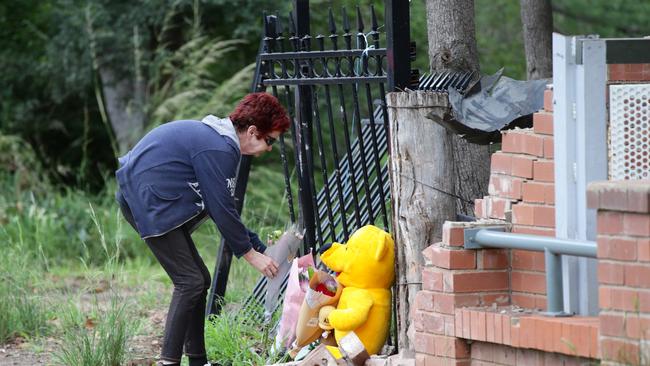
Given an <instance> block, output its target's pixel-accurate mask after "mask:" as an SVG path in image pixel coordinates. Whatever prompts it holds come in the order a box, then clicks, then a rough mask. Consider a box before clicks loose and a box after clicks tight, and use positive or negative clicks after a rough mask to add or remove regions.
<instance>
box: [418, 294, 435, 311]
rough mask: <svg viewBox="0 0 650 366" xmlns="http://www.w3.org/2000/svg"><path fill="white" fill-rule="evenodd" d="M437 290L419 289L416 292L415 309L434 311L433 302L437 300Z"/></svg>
mask: <svg viewBox="0 0 650 366" xmlns="http://www.w3.org/2000/svg"><path fill="white" fill-rule="evenodd" d="M435 295H436V293H435V292H431V291H426V290H422V291H418V292H417V293H416V294H415V309H417V310H424V311H433V304H434V301H435Z"/></svg>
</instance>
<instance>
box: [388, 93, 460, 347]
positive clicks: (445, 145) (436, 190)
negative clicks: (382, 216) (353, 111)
mask: <svg viewBox="0 0 650 366" xmlns="http://www.w3.org/2000/svg"><path fill="white" fill-rule="evenodd" d="M386 99H387V100H386V102H387V105H388V118H389V128H390V139H391V140H390V146H391V159H390V178H391V179H390V181H391V197H392V210H393V233H394V237H395V243H396V245H397V247H396V273H397V286H396V296H397V304H396V306H397V330H398V337H397V339H398V348H399V352H400V354H402V355H404V356H406V357H413V356H414V349H413V344H414V338H413V337H414V336H415V327H414V325H413V323H412V322H411V317H410V316H409V314H412V312H411V310H412V309H411V307H413V306H415V295H416V293H417V292H418V291H420V290H421V289H422V279H421V274H422V266H423V257H422V250H424V249H425V248H426V247H428V246H429V245H431V244H433V243H435V242H437V241H439V240H440V238H441V236H442V224H443V223H444V222H445V220H450V219H453V218H454V217H453V214H454V212H455V205H456V200H455V199H454V198H453V197H452V196H450V195H449V194H448V193H445V192H453V189H454V183H453V180H450V179H449V177H451V176H452V175H453V170H454V166H453V162H452V161H451V159H440V158H439V157H441V156H451V154H452V145H451V142H452V141H453V140H452V138H451V135H450V132H448V131H447V130H446V129H445V128H443V127H442V126H440V125H438V124H436V123H433V122H432V121H431V120H430V119H428V118H427V115H428V114H429V113H434V114H436V115H438V116H439V117H440V118H442V116H443V114H444V113H445V112H446V111H447V110H448V108H449V107H448V98H447V96H446V95H445V94H442V93H432V92H422V91H418V92H409V93H406V92H405V93H390V94H388V95H387V96H386Z"/></svg>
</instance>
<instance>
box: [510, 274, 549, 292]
mask: <svg viewBox="0 0 650 366" xmlns="http://www.w3.org/2000/svg"><path fill="white" fill-rule="evenodd" d="M511 277H512V278H511V281H512V287H511V288H512V291H521V292H528V293H534V294H545V293H546V276H545V275H544V274H543V273H533V272H520V271H512V274H511Z"/></svg>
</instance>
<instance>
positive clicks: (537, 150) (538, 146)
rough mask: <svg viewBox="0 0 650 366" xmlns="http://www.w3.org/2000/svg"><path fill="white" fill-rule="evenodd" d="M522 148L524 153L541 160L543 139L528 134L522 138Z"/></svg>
mask: <svg viewBox="0 0 650 366" xmlns="http://www.w3.org/2000/svg"><path fill="white" fill-rule="evenodd" d="M523 147H524V151H523V152H524V153H526V154H529V155H533V156H538V157H540V158H541V157H543V156H544V137H543V136H541V135H534V134H530V133H528V134H526V135H525V137H524V146H523Z"/></svg>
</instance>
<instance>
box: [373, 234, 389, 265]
mask: <svg viewBox="0 0 650 366" xmlns="http://www.w3.org/2000/svg"><path fill="white" fill-rule="evenodd" d="M387 239H388V238H387V237H386V235H381V236H380V237H379V238H377V244H376V245H377V248H376V250H375V260H377V261H380V260H381V259H382V258H384V256H385V255H386V252H387V251H388V243H387Z"/></svg>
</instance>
